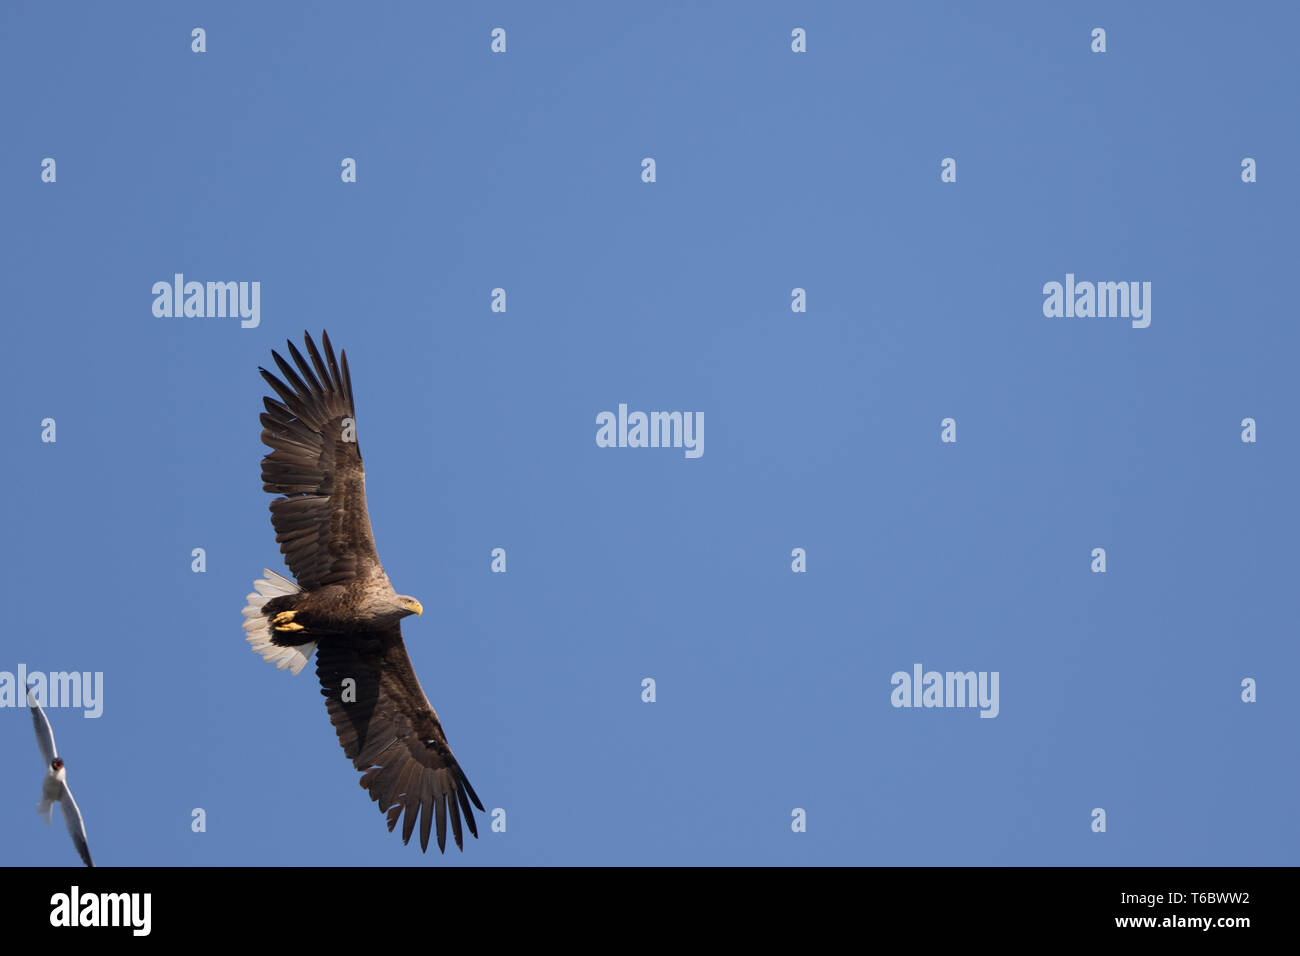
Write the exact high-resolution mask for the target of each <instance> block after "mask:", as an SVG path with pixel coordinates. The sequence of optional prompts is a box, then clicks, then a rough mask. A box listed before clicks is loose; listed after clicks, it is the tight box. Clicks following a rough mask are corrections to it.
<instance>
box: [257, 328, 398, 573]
mask: <svg viewBox="0 0 1300 956" xmlns="http://www.w3.org/2000/svg"><path fill="white" fill-rule="evenodd" d="M303 334H304V337H305V340H306V346H307V354H308V355H309V356H310V357H311V361H310V363H309V362H308V360H307V359H306V358H304V357H303V354H302V353H301V352H299V351H298V349H297V348H295V347H294V344H293V343H292V342H290V343H288V345H289V354H290V355H291V356H293V360H294V363H295V364H296V366H297V368H296V369H295V368H294V366H292V365H290V364H289V363H288V362H286V361H285V360H284V359H283V358H281V357H280V355H279V354H278V353H276V352H274V351H273V352H272V353H271V355H272V356H273V357H274V358H275V364H276V365H277V366H278V367H279V369H280V373H281V374H282V375H283V376H284V381H281V380H280V379H279V378H276V376H274V375H273V374H271V373H270V372H268V371H267V370H266V369H260V371H261V373H262V377H263V378H264V379H266V381H267V383H268V384H269V385H270V386H271V387H272V388H273V389H275V393H276V394H277V395H279V396H280V399H281V400H280V401H276V400H275V399H273V398H265V399H263V402H264V404H265V405H266V411H265V412H263V413H262V442H263V443H264V444H266V445H267V446H268V447H270V449H271V453H270V454H268V455H267V456H266V457H265V458H263V459H262V488H263V489H264V490H265V491H269V492H272V493H273V494H278V495H283V496H284V497H283V498H277V499H276V500H274V501H272V502H271V524H272V525H274V526H275V540H276V541H278V542H279V543H280V551H281V553H282V554H283V555H284V557H285V561H287V562H288V564H289V569H290V570H291V571H292V572H293V576H294V577H295V578H297V579H298V585H299V586H300V587H301V588H303V589H304V590H306V591H312V590H315V589H316V588H319V587H323V586H325V585H329V584H343V583H346V582H348V581H351V580H352V579H353V578H357V577H368V576H369V575H370V574H371V573H373V572H374V571H376V570H377V569H378V568H379V558H378V555H377V554H376V552H375V540H374V536H373V534H372V533H371V530H370V513H369V512H368V511H367V510H366V485H365V469H364V468H363V467H362V464H361V449H360V447H359V446H358V445H357V442H356V441H355V440H353V441H347V440H345V436H344V420H345V419H353V421H354V426H353V430H352V437H353V438H355V417H356V412H355V410H354V407H353V403H352V377H351V375H350V374H349V372H348V356H347V353H346V352H344V353H343V363H342V366H340V365H339V363H338V362H337V361H336V360H335V358H334V348H333V346H331V345H330V339H329V336H328V335H327V334H324V333H322V334H321V345H322V346H323V347H324V351H325V355H324V357H323V358H322V356H321V353H320V352H318V351H317V350H316V344H315V343H314V342H313V341H312V340H311V336H310V335H307V334H306V333H303ZM286 383H287V384H286Z"/></svg>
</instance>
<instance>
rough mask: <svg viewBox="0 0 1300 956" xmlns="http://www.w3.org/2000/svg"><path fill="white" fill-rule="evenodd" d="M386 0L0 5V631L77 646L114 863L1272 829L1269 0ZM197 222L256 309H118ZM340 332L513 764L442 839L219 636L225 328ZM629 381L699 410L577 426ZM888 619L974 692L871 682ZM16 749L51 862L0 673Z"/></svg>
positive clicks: (228, 341) (895, 656)
mask: <svg viewBox="0 0 1300 956" xmlns="http://www.w3.org/2000/svg"><path fill="white" fill-rule="evenodd" d="M376 6H377V7H378V9H372V8H369V7H366V6H364V5H363V6H361V7H357V6H356V5H339V6H330V5H324V4H322V5H316V6H314V7H313V9H312V12H311V13H310V14H309V15H308V14H303V13H301V12H298V11H296V10H295V11H291V10H289V9H285V8H282V7H281V6H279V5H271V6H270V8H269V9H268V7H267V5H264V4H247V3H246V4H193V5H176V4H170V3H155V4H133V5H131V6H130V8H129V9H127V10H125V11H124V10H120V9H117V8H112V9H110V8H100V7H92V6H87V7H86V8H84V9H80V8H79V9H76V10H72V9H59V8H52V7H50V6H49V5H48V4H36V3H17V4H6V5H5V6H4V8H3V10H0V88H3V89H4V90H6V91H7V93H6V94H5V95H4V97H3V113H2V114H0V117H2V119H0V122H2V128H3V130H4V134H5V135H4V148H3V149H0V183H2V184H3V185H0V206H2V207H3V216H2V217H0V223H2V225H0V243H3V255H4V260H5V263H6V267H5V269H4V270H3V272H0V284H2V285H3V291H4V301H5V303H6V305H7V313H8V318H7V320H6V321H5V324H4V329H5V332H4V342H5V348H4V350H3V353H2V354H3V357H2V358H0V363H3V367H4V375H3V376H0V421H2V423H3V427H4V430H5V434H6V435H7V448H8V452H7V455H6V458H5V464H6V467H5V468H4V471H3V474H2V476H0V493H2V494H3V500H4V501H5V502H6V504H5V514H4V519H5V530H6V540H7V547H5V548H4V549H3V556H2V557H0V561H2V562H3V575H0V580H2V581H3V597H4V606H5V609H6V623H5V626H4V628H3V636H0V649H2V650H3V653H0V671H10V672H12V671H14V670H16V669H17V667H18V666H19V665H20V664H22V665H25V666H26V667H27V668H28V669H29V670H40V671H64V670H77V671H90V672H102V673H103V681H104V700H103V714H102V716H101V717H99V718H97V719H85V718H83V717H82V716H80V714H79V712H77V711H75V710H70V709H63V708H51V709H50V710H49V716H50V719H51V721H52V723H53V727H54V732H55V735H56V739H57V741H58V743H59V746H60V748H61V751H62V753H63V754H64V756H65V757H66V758H67V761H68V766H69V779H70V782H71V784H72V788H73V792H74V793H75V794H76V797H77V799H78V801H79V803H80V805H81V808H82V811H83V814H84V816H85V819H86V825H87V828H88V830H89V836H90V845H91V849H92V851H93V853H94V854H95V857H96V860H97V862H99V863H100V864H101V865H230V864H254V865H260V864H267V865H282V864H307V865H340V864H378V865H421V866H429V865H432V866H458V865H478V864H486V865H492V864H525V865H528V864H669V863H684V864H728V863H733V864H995V865H1003V864H1085V865H1091V864H1294V863H1296V862H1297V847H1298V846H1300V824H1298V823H1297V818H1296V815H1295V813H1294V798H1295V793H1296V785H1297V776H1296V770H1295V761H1294V746H1293V736H1294V730H1295V728H1296V726H1297V716H1298V715H1297V707H1298V705H1297V696H1296V692H1295V691H1296V688H1295V686H1294V680H1295V674H1296V673H1297V665H1298V664H1300V660H1297V657H1298V655H1297V651H1296V642H1295V634H1294V628H1295V624H1294V618H1295V606H1294V605H1295V602H1294V595H1295V584H1294V582H1295V577H1296V570H1297V568H1296V557H1295V548H1294V542H1295V540H1296V537H1297V531H1298V530H1300V528H1298V527H1297V525H1298V520H1297V507H1296V496H1295V493H1294V490H1293V484H1294V476H1295V474H1296V466H1297V463H1298V462H1297V453H1296V451H1295V448H1296V447H1297V446H1296V444H1295V442H1294V440H1293V436H1292V434H1291V430H1292V420H1293V418H1294V409H1295V402H1294V383H1295V360H1296V347H1297V344H1300V337H1298V336H1297V333H1296V330H1295V329H1296V326H1295V316H1294V315H1293V314H1292V313H1293V307H1294V302H1293V298H1294V297H1293V296H1292V295H1291V294H1290V292H1289V291H1288V290H1289V289H1290V287H1291V285H1292V283H1293V278H1292V277H1293V275H1294V270H1295V265H1294V259H1295V253H1296V241H1295V229H1294V220H1295V214H1296V210H1297V184H1296V180H1295V178H1294V177H1293V176H1290V175H1289V174H1288V173H1287V172H1286V167H1285V163H1286V161H1287V158H1286V157H1287V156H1289V155H1293V154H1294V153H1295V152H1296V151H1297V149H1298V148H1300V142H1298V141H1297V134H1296V130H1295V124H1294V122H1292V117H1293V114H1294V107H1295V102H1296V94H1297V69H1296V62H1295V57H1294V51H1293V50H1292V49H1291V46H1292V40H1291V38H1292V37H1293V36H1294V34H1295V30H1296V28H1297V26H1300V22H1298V21H1300V17H1298V15H1297V13H1296V11H1295V10H1294V9H1293V8H1291V7H1289V6H1285V5H1282V4H1276V5H1265V6H1263V7H1251V8H1249V9H1243V8H1228V7H1224V6H1221V5H1210V4H1205V5H1197V4H1177V5H1175V4H1151V5H1142V8H1141V9H1132V8H1131V5H1128V4H1119V3H1102V4H1096V3H1092V4H1086V5H1085V4H1036V3H1018V4H997V5H979V6H987V7H989V9H973V7H974V6H975V5H971V4H958V3H928V4H905V3H895V4H884V5H879V4H872V5H867V4H848V3H845V4H829V3H827V4H816V5H806V4H784V3H768V4H758V3H754V4H748V3H747V4H739V3H732V4H724V3H719V4H710V5H703V4H678V3H664V4H653V5H649V6H646V5H630V4H629V5H622V4H619V5H615V4H599V3H586V4H578V3H567V4H547V5H538V4H531V3H520V4H504V3H495V4H483V5H450V4H439V5H431V4H380V5H376ZM194 27H203V28H204V29H205V30H206V42H207V50H206V52H205V53H202V54H196V53H193V52H191V38H190V31H191V30H192V29H193V28H194ZM496 27H501V28H503V29H505V30H506V37H507V41H506V42H507V49H506V52H505V53H504V54H494V53H492V52H491V50H490V48H489V46H490V42H491V36H490V34H491V31H492V30H493V28H496ZM796 27H801V28H803V29H805V30H806V31H807V52H806V53H801V54H797V53H794V52H792V51H791V48H790V45H791V36H790V34H791V30H793V29H794V28H796ZM1095 27H1102V28H1104V29H1105V30H1106V32H1107V36H1106V40H1107V50H1106V52H1105V53H1093V52H1091V51H1090V43H1091V39H1090V37H1091V31H1092V30H1093V29H1094V28H1095ZM46 157H50V158H53V159H54V160H55V161H56V164H57V166H56V170H57V181H56V182H54V183H46V182H42V181H41V163H42V160H43V159H45V158H46ZM344 157H352V158H354V159H355V160H356V162H357V182H355V183H348V184H345V183H343V182H341V180H340V163H341V162H342V160H343V158H344ZM645 157H652V158H654V160H655V162H656V181H655V182H653V183H646V182H643V181H642V175H641V173H642V166H641V164H642V160H643V159H644V158H645ZM947 157H951V158H953V159H955V160H956V162H957V181H956V182H954V183H944V182H941V181H940V163H941V161H943V160H944V159H945V158H947ZM1245 157H1251V158H1253V159H1254V160H1255V161H1256V162H1257V164H1258V181H1257V182H1255V183H1250V184H1247V183H1243V182H1242V179H1241V163H1242V160H1243V158H1245ZM177 272H180V273H184V274H185V275H186V277H187V278H188V279H194V280H198V281H258V282H260V284H261V285H260V289H261V311H260V325H258V326H257V327H256V328H247V329H245V328H241V327H240V323H239V321H238V320H237V319H230V318H193V317H190V318H184V317H182V318H159V317H156V316H155V315H154V314H153V311H152V303H153V296H152V294H151V291H150V290H151V288H152V286H153V284H154V283H155V282H158V281H170V280H171V278H172V276H173V274H174V273H177ZM1067 273H1069V274H1073V275H1075V276H1076V277H1077V279H1078V280H1079V281H1084V280H1089V281H1098V282H1100V281H1125V282H1127V281H1136V282H1149V283H1151V287H1150V288H1151V300H1150V301H1151V324H1150V326H1149V327H1148V328H1144V329H1137V328H1133V327H1132V326H1131V324H1130V322H1129V321H1128V320H1127V319H1122V318H1049V317H1046V316H1045V315H1044V313H1043V302H1044V295H1043V291H1042V290H1043V286H1044V284H1045V283H1048V282H1053V281H1055V282H1064V281H1065V276H1066V274H1067ZM494 288H504V289H505V290H506V294H507V311H506V312H505V313H494V312H492V311H491V309H490V305H491V291H492V290H493V289H494ZM795 288H802V289H804V290H806V297H807V311H806V312H802V313H796V312H793V311H792V310H791V293H792V290H793V289H795ZM322 328H324V329H327V330H328V331H329V333H330V336H331V338H332V339H333V340H334V343H335V345H336V346H337V347H341V348H343V349H346V351H347V353H348V357H349V361H350V363H351V368H352V376H353V383H354V387H355V392H356V398H357V415H358V435H359V439H360V443H361V447H362V451H363V454H364V456H365V462H366V467H367V488H368V493H369V507H370V514H371V519H372V522H373V525H374V531H375V536H376V539H377V542H378V546H379V552H380V555H381V558H382V560H383V562H384V566H385V569H386V570H387V572H388V574H389V576H390V577H391V579H392V581H393V583H394V585H395V587H396V588H397V589H398V591H400V592H403V593H407V594H413V595H415V596H417V597H419V598H420V599H421V600H422V601H423V604H424V607H425V613H424V615H423V617H421V618H413V619H409V620H408V621H407V622H405V626H404V633H405V635H406V641H407V646H408V649H409V651H410V655H411V658H412V660H413V662H414V665H415V668H416V670H417V672H418V674H419V675H420V679H421V682H422V683H423V685H424V688H425V690H426V691H427V693H428V695H429V697H430V700H431V701H432V703H433V705H434V707H435V708H436V709H437V710H438V713H439V715H440V717H441V719H442V723H443V726H444V728H445V729H446V732H447V734H448V737H449V739H450V742H451V745H452V747H453V748H454V750H455V752H456V754H457V756H458V757H459V759H460V762H461V764H462V766H463V767H464V769H465V771H466V773H467V774H468V776H469V779H470V781H471V782H472V783H473V785H474V788H475V789H476V790H477V791H478V793H479V795H480V796H481V797H482V799H483V801H484V804H485V806H487V807H488V809H489V810H494V809H496V808H501V809H502V810H504V813H505V821H506V829H505V832H503V833H494V832H490V828H489V825H488V821H487V820H485V819H484V818H483V816H482V815H480V839H478V840H477V841H472V840H471V841H470V842H469V845H467V847H466V849H465V852H464V853H463V854H461V853H457V852H455V851H454V850H452V851H449V852H448V853H447V855H446V856H445V857H439V856H438V855H437V854H436V853H433V854H430V855H422V854H421V853H420V852H419V850H418V848H417V847H415V846H405V847H404V846H403V845H402V843H401V841H400V838H399V837H398V836H397V835H393V834H388V833H387V832H386V831H385V826H384V820H383V818H382V816H381V815H380V814H379V813H378V812H377V811H376V809H375V807H374V806H373V804H371V802H370V800H369V799H368V796H367V794H366V793H365V792H364V791H362V790H361V789H360V788H359V787H358V785H357V780H358V778H359V774H357V773H356V772H355V771H353V769H352V767H351V765H350V762H349V761H348V760H347V759H346V758H345V757H344V755H343V753H342V751H341V749H340V748H339V745H338V742H337V739H336V737H335V735H334V731H333V728H332V727H331V726H330V723H329V720H328V717H327V715H326V712H325V708H324V705H323V702H322V699H321V697H320V694H319V688H318V685H317V684H316V682H315V677H314V673H312V672H311V671H310V670H309V671H304V672H303V673H302V674H301V675H299V676H298V677H292V676H290V675H289V674H288V673H287V672H281V671H277V670H275V669H274V668H272V667H270V666H268V665H266V664H265V663H263V662H262V661H261V660H259V659H258V658H257V657H256V656H255V655H253V654H252V653H250V651H249V649H248V646H247V645H246V643H245V642H244V640H243V632H242V630H241V629H240V625H241V623H242V618H241V616H240V609H241V608H242V606H243V604H244V596H245V594H247V593H248V591H249V590H250V585H251V582H252V580H253V579H254V578H255V577H257V576H259V575H260V572H261V569H262V568H263V567H272V568H276V569H279V570H283V565H282V564H281V561H280V558H279V554H278V550H277V546H276V545H275V543H274V540H273V532H272V530H271V526H270V521H269V513H268V511H267V504H268V502H269V500H270V496H269V495H267V494H265V493H263V492H262V490H261V483H260V478H259V461H260V458H261V456H262V454H263V453H264V451H265V448H264V447H263V446H262V445H261V444H260V442H259V440H258V435H259V431H260V426H259V424H258V420H257V416H258V413H259V411H260V409H261V397H262V395H263V394H265V393H266V388H265V386H264V385H263V383H262V381H261V379H260V377H259V376H258V374H257V368H258V366H259V365H269V364H270V361H269V360H270V349H271V348H273V347H275V348H280V347H282V346H283V343H284V340H285V339H286V338H293V339H294V340H295V341H299V342H300V341H301V335H302V331H303V330H304V329H310V330H312V331H313V333H314V334H315V333H318V332H319V331H320V330H321V329H322ZM620 403H626V404H627V405H628V406H629V408H630V409H631V410H643V411H653V410H682V411H689V412H697V413H702V414H703V416H704V420H705V422H706V431H705V445H704V454H703V455H702V456H701V457H699V458H697V459H688V458H686V457H685V456H684V454H683V453H682V451H681V450H680V449H648V448H646V449H637V448H601V447H598V446H597V443H596V441H595V437H596V424H595V420H596V416H597V415H598V414H599V413H601V412H602V411H607V410H608V411H617V409H618V406H619V404H620ZM1288 415H1291V416H1292V418H1288V417H1287V416H1288ZM949 417H951V418H953V419H955V421H956V423H957V441H956V443H944V442H942V441H941V440H940V437H941V436H940V432H941V429H940V422H941V421H942V420H943V419H945V418H949ZM1247 417H1250V418H1253V419H1254V420H1255V421H1256V423H1257V437H1258V440H1257V441H1256V442H1255V443H1244V442H1243V441H1242V440H1241V433H1242V426H1241V422H1242V419H1243V418H1247ZM46 418H53V419H54V420H55V421H56V427H57V441H56V442H54V443H46V442H42V440H41V422H42V420H43V419H46ZM498 547H500V548H504V549H505V550H506V554H507V571H506V573H505V574H494V573H492V572H491V568H490V566H491V557H490V556H491V552H492V549H494V548H498ZM1098 547H1100V548H1105V549H1106V561H1107V568H1106V572H1105V573H1104V574H1102V573H1093V571H1092V570H1091V567H1090V565H1091V563H1092V552H1093V549H1094V548H1098ZM194 548H203V549H205V551H206V556H207V557H206V561H207V564H206V571H205V572H204V573H201V574H196V573H193V572H192V571H191V551H192V549H194ZM794 548H803V549H805V551H806V555H807V570H806V572H805V573H794V572H793V571H792V568H791V564H792V557H791V552H792V549H794ZM917 663H920V664H922V665H923V666H924V668H925V669H926V670H931V669H933V670H937V671H940V672H946V671H972V670H973V671H976V672H986V673H992V672H997V673H998V675H999V688H1000V700H999V712H998V716H997V717H996V718H995V719H981V718H980V717H979V714H978V711H977V710H976V709H971V708H956V707H952V708H895V707H893V706H891V691H892V690H893V687H892V686H891V676H892V675H893V674H894V673H895V672H898V671H904V672H908V673H910V672H911V670H912V668H913V665H915V664H917ZM647 677H649V678H653V679H654V680H655V682H656V692H657V693H656V697H657V699H656V700H655V702H654V703H645V702H643V701H642V699H641V691H642V680H643V679H644V678H647ZM1246 678H1253V679H1254V680H1256V681H1257V682H1258V700H1257V702H1255V703H1245V702H1243V701H1242V699H1241V694H1242V687H1241V682H1242V681H1243V679H1246ZM0 761H3V766H4V768H5V773H4V779H5V781H6V783H5V786H4V787H0V817H2V818H3V819H4V820H5V821H6V822H5V824H4V826H3V834H4V846H5V853H4V855H3V861H4V862H5V863H10V864H25V865H33V864H61V865H69V864H73V863H75V862H76V856H75V851H74V850H73V848H72V846H71V843H70V841H69V840H68V839H67V836H66V834H65V833H63V832H62V829H61V827H59V826H58V823H57V821H56V824H55V826H54V827H53V828H50V829H47V828H46V827H44V825H42V824H41V822H40V820H39V818H38V817H37V815H36V814H35V812H34V804H35V802H36V800H37V797H38V795H39V786H40V774H41V767H40V758H39V755H38V752H37V750H36V745H35V740H34V737H33V734H32V730H31V725H30V720H29V718H28V714H27V711H26V709H25V707H22V708H15V709H0ZM1098 807H1100V808H1103V809H1104V810H1105V811H1106V814H1107V829H1106V832H1105V833H1095V832H1093V831H1092V828H1091V824H1092V816H1091V814H1092V811H1093V809H1094V808H1098ZM195 808H202V809H203V811H204V812H205V815H206V831H205V832H202V833H195V832H192V830H191V818H192V812H193V810H194V809H195ZM795 808H801V809H803V810H804V811H805V812H806V820H807V827H806V832H802V833H796V832H793V831H792V825H791V824H792V811H793V810H794V809H795Z"/></svg>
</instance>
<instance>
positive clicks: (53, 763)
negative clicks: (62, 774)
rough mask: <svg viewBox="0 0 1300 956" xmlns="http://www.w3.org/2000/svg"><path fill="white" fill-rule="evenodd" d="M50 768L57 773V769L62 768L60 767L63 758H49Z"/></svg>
mask: <svg viewBox="0 0 1300 956" xmlns="http://www.w3.org/2000/svg"><path fill="white" fill-rule="evenodd" d="M50 769H51V770H53V771H55V772H56V773H57V772H58V771H60V770H62V769H63V758H62V757H55V758H54V759H53V760H51V761H50Z"/></svg>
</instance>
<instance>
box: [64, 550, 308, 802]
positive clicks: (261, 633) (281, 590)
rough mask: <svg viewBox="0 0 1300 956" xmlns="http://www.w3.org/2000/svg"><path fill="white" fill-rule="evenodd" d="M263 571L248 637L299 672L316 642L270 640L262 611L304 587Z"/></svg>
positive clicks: (273, 660) (249, 612) (248, 610)
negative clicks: (285, 643) (293, 644)
mask: <svg viewBox="0 0 1300 956" xmlns="http://www.w3.org/2000/svg"><path fill="white" fill-rule="evenodd" d="M262 573H263V574H265V575H266V577H265V578H258V579H257V580H256V581H254V582H253V593H252V594H250V595H248V604H247V605H246V606H245V607H244V617H245V618H246V619H247V620H245V621H244V630H245V631H247V632H248V637H247V638H246V640H247V641H248V643H249V644H251V645H252V647H253V650H254V651H255V652H256V653H258V654H261V655H262V660H264V661H266V662H267V663H269V664H274V665H275V666H276V667H278V668H279V669H280V670H284V669H285V668H286V667H287V668H288V669H289V670H290V671H291V672H292V673H294V674H297V673H298V672H299V671H301V670H302V669H303V668H304V667H306V666H307V661H309V660H311V655H312V654H313V653H314V652H315V651H316V642H315V641H311V642H309V643H306V644H298V645H296V646H294V647H286V646H284V645H281V644H276V643H274V642H273V641H272V640H271V625H270V622H269V621H268V620H267V619H266V616H265V615H264V614H263V613H262V608H263V606H264V605H265V604H266V602H267V601H270V600H271V599H273V598H277V597H283V596H284V595H286V594H297V593H299V592H300V591H302V588H300V587H298V585H296V584H294V583H293V582H292V581H290V580H289V579H288V578H286V577H285V576H284V575H281V574H276V573H275V572H274V571H272V570H270V569H269V568H264V569H263V570H262ZM47 822H48V821H47Z"/></svg>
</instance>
